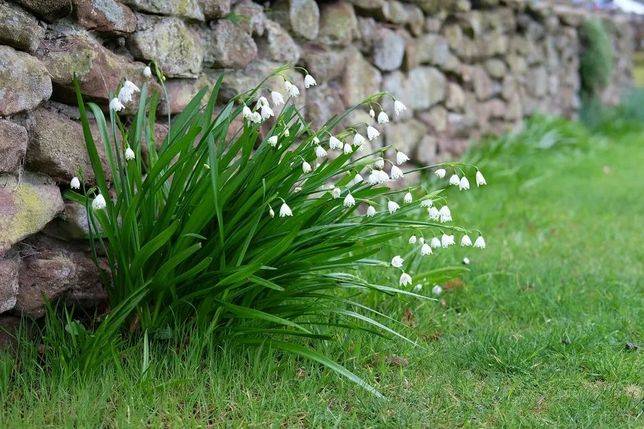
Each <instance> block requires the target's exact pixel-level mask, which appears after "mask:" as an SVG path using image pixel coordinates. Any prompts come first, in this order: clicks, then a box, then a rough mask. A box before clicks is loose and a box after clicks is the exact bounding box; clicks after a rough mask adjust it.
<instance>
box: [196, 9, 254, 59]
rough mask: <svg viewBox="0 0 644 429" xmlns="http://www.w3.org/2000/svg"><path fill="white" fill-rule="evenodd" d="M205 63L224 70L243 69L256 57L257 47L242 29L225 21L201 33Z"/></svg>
mask: <svg viewBox="0 0 644 429" xmlns="http://www.w3.org/2000/svg"><path fill="white" fill-rule="evenodd" d="M203 35H204V45H205V47H206V52H205V58H204V60H205V62H206V64H208V65H211V66H215V67H224V68H228V67H230V68H243V67H246V65H248V63H250V62H251V61H252V60H254V59H255V57H256V56H257V45H256V44H255V41H254V40H253V38H252V37H251V36H250V34H249V33H248V32H246V30H245V29H244V27H242V26H240V25H237V24H234V23H232V22H230V21H229V20H226V19H221V20H219V21H217V23H216V24H214V25H213V26H212V29H210V30H207V31H205V32H204V33H203Z"/></svg>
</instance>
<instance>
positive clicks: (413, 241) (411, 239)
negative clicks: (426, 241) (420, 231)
mask: <svg viewBox="0 0 644 429" xmlns="http://www.w3.org/2000/svg"><path fill="white" fill-rule="evenodd" d="M416 241H418V239H417V238H416V236H415V235H412V236H411V237H409V244H416Z"/></svg>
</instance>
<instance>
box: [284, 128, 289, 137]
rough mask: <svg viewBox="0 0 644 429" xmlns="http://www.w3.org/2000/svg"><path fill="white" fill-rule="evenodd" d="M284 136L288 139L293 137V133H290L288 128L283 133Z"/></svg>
mask: <svg viewBox="0 0 644 429" xmlns="http://www.w3.org/2000/svg"><path fill="white" fill-rule="evenodd" d="M282 134H284V137H288V136H290V135H291V132H290V131H289V129H288V128H287V129H285V130H284V131H282Z"/></svg>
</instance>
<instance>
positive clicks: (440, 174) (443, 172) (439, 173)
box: [434, 168, 447, 179]
mask: <svg viewBox="0 0 644 429" xmlns="http://www.w3.org/2000/svg"><path fill="white" fill-rule="evenodd" d="M434 174H435V175H436V177H438V178H439V179H442V178H443V177H445V175H446V174H447V170H445V169H444V168H439V169H438V170H436V171H434Z"/></svg>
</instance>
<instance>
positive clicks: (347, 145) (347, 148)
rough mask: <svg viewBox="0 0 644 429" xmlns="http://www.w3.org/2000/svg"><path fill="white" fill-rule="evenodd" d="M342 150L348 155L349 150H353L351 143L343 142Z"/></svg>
mask: <svg viewBox="0 0 644 429" xmlns="http://www.w3.org/2000/svg"><path fill="white" fill-rule="evenodd" d="M342 151H343V152H344V153H345V154H346V155H348V154H350V153H351V152H353V148H352V147H351V145H350V144H349V143H345V144H344V149H342Z"/></svg>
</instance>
